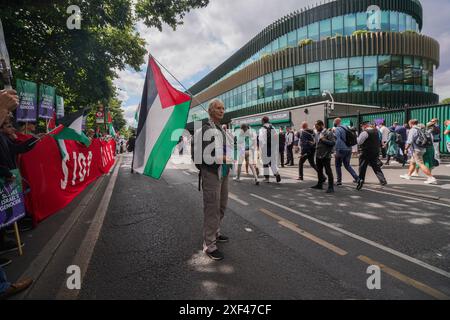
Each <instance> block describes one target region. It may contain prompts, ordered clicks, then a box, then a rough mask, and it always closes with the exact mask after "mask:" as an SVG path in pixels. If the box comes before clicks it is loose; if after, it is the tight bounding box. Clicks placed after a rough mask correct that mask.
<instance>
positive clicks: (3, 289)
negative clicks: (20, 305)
mask: <svg viewBox="0 0 450 320" xmlns="http://www.w3.org/2000/svg"><path fill="white" fill-rule="evenodd" d="M32 283H33V280H32V279H30V278H26V279H23V280H20V281H17V282H16V283H9V282H8V279H7V278H6V274H5V271H4V270H3V268H2V267H1V266H0V300H5V299H8V298H10V297H12V296H14V295H16V294H18V293H20V292H22V291H24V290H26V289H27V288H28V287H29V286H30V285H31V284H32Z"/></svg>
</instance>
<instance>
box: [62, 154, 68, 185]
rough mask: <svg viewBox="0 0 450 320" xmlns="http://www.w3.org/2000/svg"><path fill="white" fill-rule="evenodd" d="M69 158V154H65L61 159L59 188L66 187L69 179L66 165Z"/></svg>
mask: <svg viewBox="0 0 450 320" xmlns="http://www.w3.org/2000/svg"><path fill="white" fill-rule="evenodd" d="M68 160H69V155H68V154H66V155H65V156H64V158H63V159H62V171H63V180H61V189H62V190H65V189H66V188H67V181H68V180H69V168H68V167H67V161H68Z"/></svg>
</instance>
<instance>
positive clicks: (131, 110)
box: [122, 104, 138, 126]
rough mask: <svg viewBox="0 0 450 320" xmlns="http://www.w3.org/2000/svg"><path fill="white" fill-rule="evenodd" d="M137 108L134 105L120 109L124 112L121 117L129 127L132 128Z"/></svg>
mask: <svg viewBox="0 0 450 320" xmlns="http://www.w3.org/2000/svg"><path fill="white" fill-rule="evenodd" d="M137 107H138V105H137V104H136V105H129V106H126V107H122V109H123V110H124V114H123V117H124V119H125V120H126V121H127V124H128V125H129V126H134V125H135V121H134V115H135V113H136V109H137Z"/></svg>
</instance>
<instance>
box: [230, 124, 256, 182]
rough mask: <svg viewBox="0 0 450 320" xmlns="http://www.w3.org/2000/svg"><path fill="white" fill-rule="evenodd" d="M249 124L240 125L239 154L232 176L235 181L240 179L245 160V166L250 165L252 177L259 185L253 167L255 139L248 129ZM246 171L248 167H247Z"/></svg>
mask: <svg viewBox="0 0 450 320" xmlns="http://www.w3.org/2000/svg"><path fill="white" fill-rule="evenodd" d="M249 129H250V128H249V126H248V125H246V124H243V125H242V126H241V132H240V135H239V137H238V139H237V148H238V149H237V152H238V154H239V159H238V164H237V173H236V177H235V178H234V180H235V181H240V180H241V170H242V163H243V161H244V160H245V164H246V166H250V170H251V171H252V174H253V178H254V181H255V184H256V185H259V180H258V175H257V173H256V168H255V157H256V156H255V147H256V141H255V140H256V139H255V137H254V136H253V135H252V133H251V130H249ZM247 173H248V169H247Z"/></svg>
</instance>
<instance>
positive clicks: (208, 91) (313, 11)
mask: <svg viewBox="0 0 450 320" xmlns="http://www.w3.org/2000/svg"><path fill="white" fill-rule="evenodd" d="M422 26H423V10H422V6H421V4H420V2H419V1H418V0H336V1H331V2H328V3H325V4H322V5H319V6H317V7H314V8H308V9H305V10H301V11H297V12H294V13H292V14H290V15H287V16H285V17H283V18H281V19H279V20H278V21H276V22H274V23H273V24H271V25H270V26H268V27H267V28H265V29H264V30H263V31H262V32H261V33H259V34H258V35H257V36H256V37H254V38H253V39H252V40H250V41H249V42H248V43H247V44H246V45H245V46H244V47H242V48H241V49H239V50H238V51H237V52H236V53H234V54H233V55H232V56H231V57H230V58H229V59H227V60H226V61H225V62H223V63H222V64H221V65H220V66H219V67H217V68H216V69H215V70H213V71H212V72H210V73H209V74H208V75H207V76H205V77H204V78H203V79H202V80H200V81H199V82H198V83H196V84H195V85H194V86H193V87H192V88H190V91H191V93H192V94H194V95H195V97H196V99H194V101H193V107H192V109H191V112H190V115H189V120H188V123H192V122H193V121H194V120H202V119H205V118H206V117H207V114H206V112H205V111H204V110H203V108H202V107H201V106H200V105H199V104H200V103H202V104H204V105H207V103H208V102H209V101H210V100H212V99H214V98H219V99H221V100H222V101H224V103H225V106H226V110H227V114H226V119H225V121H229V120H231V119H233V118H237V117H242V116H247V115H253V114H259V113H263V112H269V111H275V110H279V109H284V108H288V107H294V106H300V105H304V104H308V103H313V102H317V101H320V100H323V98H322V92H323V91H325V90H328V91H329V92H331V93H332V95H333V97H334V99H335V100H336V101H337V102H343V103H354V104H365V105H374V106H381V107H385V108H398V107H403V106H404V105H406V104H407V105H409V106H417V105H426V104H435V103H437V102H438V100H439V97H438V96H437V95H436V94H435V93H433V73H434V70H435V69H436V68H438V67H439V43H438V42H437V41H436V40H434V39H432V38H430V37H427V36H425V35H423V34H421V30H422Z"/></svg>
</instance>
